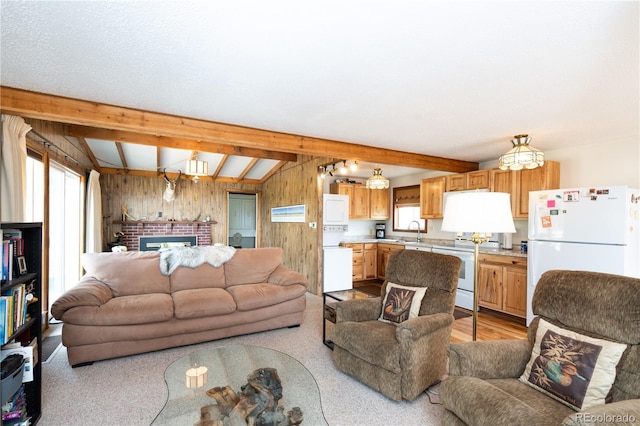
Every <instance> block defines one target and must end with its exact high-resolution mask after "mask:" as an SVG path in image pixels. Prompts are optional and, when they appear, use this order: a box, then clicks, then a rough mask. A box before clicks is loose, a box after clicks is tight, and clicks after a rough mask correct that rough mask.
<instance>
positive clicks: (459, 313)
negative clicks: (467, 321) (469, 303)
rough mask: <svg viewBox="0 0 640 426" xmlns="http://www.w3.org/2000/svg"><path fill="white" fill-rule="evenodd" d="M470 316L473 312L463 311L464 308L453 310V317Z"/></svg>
mask: <svg viewBox="0 0 640 426" xmlns="http://www.w3.org/2000/svg"><path fill="white" fill-rule="evenodd" d="M470 316H471V313H470V312H467V311H462V310H460V309H454V310H453V318H454V319H457V320H459V319H461V318H468V317H470Z"/></svg>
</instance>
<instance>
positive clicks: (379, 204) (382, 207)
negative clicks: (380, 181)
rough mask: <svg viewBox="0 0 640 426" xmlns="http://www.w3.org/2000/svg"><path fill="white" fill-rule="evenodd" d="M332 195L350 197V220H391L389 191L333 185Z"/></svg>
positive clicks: (330, 187)
mask: <svg viewBox="0 0 640 426" xmlns="http://www.w3.org/2000/svg"><path fill="white" fill-rule="evenodd" d="M329 191H330V192H331V193H332V194H342V195H348V196H349V219H375V220H385V219H389V212H390V210H391V209H390V207H389V190H388V189H369V188H367V187H366V186H365V185H363V184H352V183H332V184H331V185H330V186H329Z"/></svg>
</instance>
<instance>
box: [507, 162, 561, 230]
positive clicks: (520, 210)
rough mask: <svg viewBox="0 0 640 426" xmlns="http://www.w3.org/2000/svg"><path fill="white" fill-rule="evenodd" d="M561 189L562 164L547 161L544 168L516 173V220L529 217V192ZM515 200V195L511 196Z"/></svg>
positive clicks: (514, 214)
mask: <svg viewBox="0 0 640 426" xmlns="http://www.w3.org/2000/svg"><path fill="white" fill-rule="evenodd" d="M558 188H560V163H558V162H557V161H545V163H544V165H543V166H542V167H537V168H535V169H523V170H518V171H517V172H516V189H517V194H516V197H515V201H516V203H515V206H514V213H513V217H514V218H527V217H529V192H531V191H541V190H544V189H558ZM511 197H512V198H513V195H512V196H511Z"/></svg>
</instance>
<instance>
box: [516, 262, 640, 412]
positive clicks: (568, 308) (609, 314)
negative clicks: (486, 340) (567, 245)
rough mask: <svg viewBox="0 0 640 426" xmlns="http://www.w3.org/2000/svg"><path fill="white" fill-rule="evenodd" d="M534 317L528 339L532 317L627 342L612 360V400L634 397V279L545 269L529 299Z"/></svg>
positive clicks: (638, 288)
mask: <svg viewBox="0 0 640 426" xmlns="http://www.w3.org/2000/svg"><path fill="white" fill-rule="evenodd" d="M532 307H533V313H534V315H536V316H537V317H536V318H535V319H534V321H533V322H532V323H531V325H530V326H529V330H528V338H529V341H530V342H531V344H533V342H534V341H535V335H536V330H537V326H538V321H539V319H538V318H544V319H545V320H547V321H549V322H551V323H553V324H555V325H558V326H560V327H563V328H566V329H570V330H573V331H576V332H578V333H581V334H585V335H588V336H592V337H597V338H600V339H605V340H611V341H616V342H619V343H625V344H627V345H629V347H628V349H627V351H626V353H625V355H623V357H622V359H621V361H620V363H619V364H618V373H617V375H616V380H615V382H614V384H613V388H612V401H620V400H626V399H633V398H640V380H637V379H636V378H637V377H638V376H640V371H639V369H638V366H639V365H640V362H639V361H640V279H638V278H631V277H624V276H621V275H612V274H604V273H599V272H587V271H566V270H552V271H547V272H545V273H544V274H542V276H541V277H540V280H539V281H538V283H537V285H536V289H535V292H534V295H533V300H532Z"/></svg>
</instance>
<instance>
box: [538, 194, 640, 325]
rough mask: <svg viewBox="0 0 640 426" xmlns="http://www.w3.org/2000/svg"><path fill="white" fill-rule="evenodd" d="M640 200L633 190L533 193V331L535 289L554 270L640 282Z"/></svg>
mask: <svg viewBox="0 0 640 426" xmlns="http://www.w3.org/2000/svg"><path fill="white" fill-rule="evenodd" d="M639 197H640V190H638V189H637V188H636V189H634V188H629V187H627V186H608V187H607V186H600V187H592V188H568V189H556V190H546V191H532V192H530V193H529V223H528V255H527V257H528V266H527V325H529V323H530V322H531V320H532V319H533V313H532V311H531V299H532V297H533V293H534V291H535V286H536V284H537V283H538V280H539V279H540V276H541V275H542V274H543V273H544V272H546V271H548V270H550V269H568V270H582V271H594V272H605V273H610V274H617V275H626V276H630V277H638V278H640V262H639V261H638V259H640V202H639V201H638V200H639Z"/></svg>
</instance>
